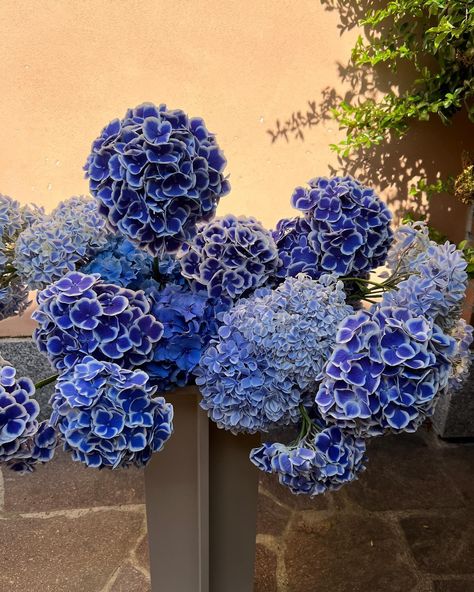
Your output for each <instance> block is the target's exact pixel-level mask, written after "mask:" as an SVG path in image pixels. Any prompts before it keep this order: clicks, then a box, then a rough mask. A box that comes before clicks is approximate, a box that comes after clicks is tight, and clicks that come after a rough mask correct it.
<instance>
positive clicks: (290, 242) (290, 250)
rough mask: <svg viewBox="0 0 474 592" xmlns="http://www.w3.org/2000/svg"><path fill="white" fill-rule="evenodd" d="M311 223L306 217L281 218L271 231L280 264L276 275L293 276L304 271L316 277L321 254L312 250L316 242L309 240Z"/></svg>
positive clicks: (319, 271) (281, 276)
mask: <svg viewBox="0 0 474 592" xmlns="http://www.w3.org/2000/svg"><path fill="white" fill-rule="evenodd" d="M310 234H311V225H310V223H309V221H308V220H306V218H282V219H281V220H280V221H279V222H278V224H277V226H276V228H275V230H274V231H273V232H272V235H273V238H274V240H275V243H276V246H277V249H278V254H279V256H280V259H281V263H282V264H281V266H280V267H279V269H278V270H277V273H276V275H277V277H280V278H285V277H295V276H297V275H298V274H299V273H304V274H306V275H308V276H309V277H311V278H313V279H317V278H318V277H319V276H320V275H321V273H322V271H323V270H322V269H321V267H320V260H321V254H320V252H319V251H315V250H314V246H315V244H316V243H314V241H312V240H310Z"/></svg>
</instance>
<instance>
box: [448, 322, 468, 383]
mask: <svg viewBox="0 0 474 592" xmlns="http://www.w3.org/2000/svg"><path fill="white" fill-rule="evenodd" d="M473 331H474V329H473V328H472V327H471V325H468V324H467V323H466V321H465V320H464V319H459V320H458V322H457V323H456V325H455V327H454V328H453V329H452V330H451V332H450V335H451V337H453V338H454V339H455V341H456V349H455V351H454V354H453V355H452V357H451V364H452V366H451V371H450V376H449V387H450V389H454V390H457V389H459V388H461V386H462V385H463V382H464V380H465V379H466V378H467V376H468V374H469V370H470V367H471V362H472V356H471V350H470V347H471V344H472V341H473Z"/></svg>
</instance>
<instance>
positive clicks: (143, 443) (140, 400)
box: [51, 356, 173, 469]
mask: <svg viewBox="0 0 474 592" xmlns="http://www.w3.org/2000/svg"><path fill="white" fill-rule="evenodd" d="M155 391H156V389H155V388H154V387H152V386H150V384H149V380H148V375H147V374H146V373H145V372H143V371H141V370H124V369H123V368H121V367H120V366H118V365H117V364H114V363H110V362H99V361H98V360H96V359H94V358H93V357H91V356H86V357H84V358H83V359H82V360H81V362H79V363H77V364H76V365H75V366H74V367H73V368H72V369H71V370H69V371H68V372H65V373H64V374H62V375H61V376H60V378H59V380H58V382H57V385H56V392H55V394H54V395H53V398H52V405H53V413H52V416H51V422H52V423H53V425H57V427H58V430H59V432H60V434H61V435H62V438H63V440H64V448H65V450H66V451H70V452H72V457H73V459H74V460H76V461H79V462H82V463H84V464H86V465H87V466H88V467H95V468H109V469H115V468H117V467H126V466H130V465H135V466H139V467H143V466H145V465H146V464H147V463H148V461H149V460H150V458H151V456H152V454H153V453H154V452H158V451H159V450H161V449H162V448H163V446H164V444H165V442H166V441H167V440H168V438H169V437H170V436H171V433H172V431H173V424H172V420H173V406H172V405H171V404H170V403H167V402H166V401H165V400H164V399H163V398H162V397H155V398H153V395H154V394H155Z"/></svg>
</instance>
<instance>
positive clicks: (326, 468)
mask: <svg viewBox="0 0 474 592" xmlns="http://www.w3.org/2000/svg"><path fill="white" fill-rule="evenodd" d="M250 460H251V461H252V463H253V464H254V465H255V466H257V467H258V468H259V469H260V470H262V471H264V472H265V473H274V474H276V475H277V476H278V480H279V481H280V483H281V484H282V485H285V486H286V487H288V488H289V489H290V491H291V492H292V493H294V494H297V495H300V494H305V495H309V496H311V497H313V496H315V495H319V494H322V493H326V492H327V491H336V490H338V489H340V488H341V487H342V486H343V485H344V484H346V483H349V482H350V481H353V480H354V479H357V476H358V473H360V472H361V471H363V470H364V469H365V467H364V465H363V463H364V461H365V442H364V440H363V439H361V438H355V437H353V436H351V435H350V434H345V433H344V432H343V431H341V430H340V429H339V428H338V427H336V426H329V427H325V428H324V429H322V430H321V431H319V432H317V433H314V432H313V431H311V432H310V434H309V435H308V436H307V437H306V438H304V439H303V440H299V441H298V442H296V443H294V444H290V445H285V444H280V443H278V442H275V443H264V444H263V445H262V446H259V447H258V448H254V449H253V450H252V451H251V453H250Z"/></svg>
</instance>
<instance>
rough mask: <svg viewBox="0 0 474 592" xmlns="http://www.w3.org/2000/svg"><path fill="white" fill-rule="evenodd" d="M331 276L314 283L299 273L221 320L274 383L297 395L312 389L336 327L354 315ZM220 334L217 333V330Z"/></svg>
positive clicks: (243, 302) (242, 302) (340, 286)
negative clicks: (250, 349) (263, 363)
mask: <svg viewBox="0 0 474 592" xmlns="http://www.w3.org/2000/svg"><path fill="white" fill-rule="evenodd" d="M345 298H346V295H345V293H344V289H343V283H342V282H341V281H338V279H337V277H336V276H331V275H323V276H321V278H320V279H319V280H318V281H315V280H312V279H311V278H309V277H307V276H304V275H299V276H298V277H297V278H288V279H286V280H285V282H284V283H283V284H281V285H280V286H279V287H278V288H277V289H275V290H270V289H265V288H264V289H262V290H258V291H257V292H256V293H255V294H254V295H253V296H251V297H250V298H248V299H244V300H239V301H238V302H237V303H236V305H235V306H234V307H233V308H232V309H231V310H230V311H229V312H228V313H227V314H225V315H224V316H223V318H222V322H223V324H224V326H228V327H234V328H236V329H237V330H238V331H240V333H242V335H243V336H244V338H245V339H246V340H247V341H248V342H249V343H250V344H251V345H252V347H253V351H254V352H255V354H257V355H259V356H263V357H265V358H266V360H267V361H268V364H269V365H270V366H271V368H272V369H273V372H274V374H275V377H276V379H277V381H284V380H289V381H291V383H293V384H294V386H295V387H297V388H298V389H299V390H300V391H301V392H302V393H304V392H305V391H308V390H314V389H315V388H316V386H317V382H318V381H317V377H318V375H319V373H320V372H321V370H322V369H323V365H324V364H325V362H326V360H327V356H328V351H330V350H331V349H332V347H333V345H334V342H335V337H336V331H337V326H338V324H339V323H340V321H341V320H342V319H343V318H345V317H346V316H348V315H349V314H351V313H352V312H353V309H352V307H350V306H349V305H347V304H346V302H345ZM221 333H222V332H221Z"/></svg>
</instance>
